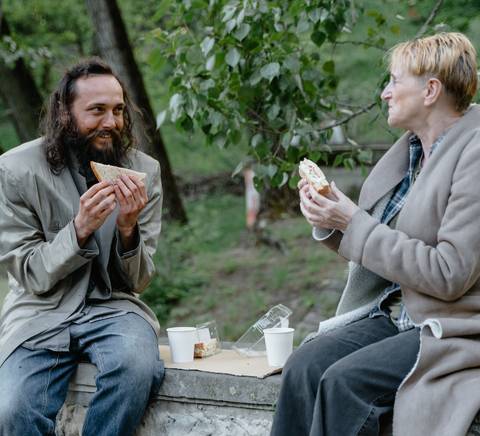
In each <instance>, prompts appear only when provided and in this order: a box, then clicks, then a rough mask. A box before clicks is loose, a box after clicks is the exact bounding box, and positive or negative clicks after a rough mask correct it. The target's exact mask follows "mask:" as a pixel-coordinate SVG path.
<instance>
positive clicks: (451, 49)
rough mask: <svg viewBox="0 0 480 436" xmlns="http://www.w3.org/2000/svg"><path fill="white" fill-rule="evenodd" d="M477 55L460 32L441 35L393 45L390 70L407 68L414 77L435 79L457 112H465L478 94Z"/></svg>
mask: <svg viewBox="0 0 480 436" xmlns="http://www.w3.org/2000/svg"><path fill="white" fill-rule="evenodd" d="M476 57H477V53H476V51H475V48H474V47H473V45H472V43H471V42H470V40H469V39H468V38H467V37H466V36H465V35H463V34H461V33H455V32H442V33H438V34H437V35H433V36H427V37H424V38H418V39H413V40H411V41H406V42H402V43H400V44H397V45H396V46H394V47H393V48H392V49H391V50H390V52H389V67H390V69H391V68H392V66H394V65H405V66H406V68H407V70H408V71H409V72H410V73H411V74H413V75H414V76H433V77H435V78H437V79H438V80H439V81H440V82H442V84H443V86H444V87H445V90H446V92H447V94H449V95H450V96H451V97H452V99H453V102H454V105H455V109H456V110H457V111H459V112H463V111H465V110H466V109H467V108H468V106H469V104H470V102H471V101H472V99H473V97H474V96H475V93H476V92H477V61H476Z"/></svg>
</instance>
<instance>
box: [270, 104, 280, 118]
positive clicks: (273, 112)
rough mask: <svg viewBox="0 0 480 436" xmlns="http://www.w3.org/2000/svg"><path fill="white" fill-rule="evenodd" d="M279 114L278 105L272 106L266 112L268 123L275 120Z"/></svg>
mask: <svg viewBox="0 0 480 436" xmlns="http://www.w3.org/2000/svg"><path fill="white" fill-rule="evenodd" d="M279 113H280V106H279V105H278V104H276V103H275V104H272V105H271V106H270V108H269V109H268V111H267V117H268V119H269V120H270V121H273V120H274V119H275V118H277V117H278V114H279Z"/></svg>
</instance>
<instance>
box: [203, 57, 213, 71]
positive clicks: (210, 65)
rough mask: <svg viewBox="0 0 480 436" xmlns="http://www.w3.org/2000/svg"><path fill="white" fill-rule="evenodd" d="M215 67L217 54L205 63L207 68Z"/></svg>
mask: <svg viewBox="0 0 480 436" xmlns="http://www.w3.org/2000/svg"><path fill="white" fill-rule="evenodd" d="M214 68H215V55H212V56H210V57H209V58H208V59H207V62H206V63H205V69H206V70H207V71H212V70H213V69H214Z"/></svg>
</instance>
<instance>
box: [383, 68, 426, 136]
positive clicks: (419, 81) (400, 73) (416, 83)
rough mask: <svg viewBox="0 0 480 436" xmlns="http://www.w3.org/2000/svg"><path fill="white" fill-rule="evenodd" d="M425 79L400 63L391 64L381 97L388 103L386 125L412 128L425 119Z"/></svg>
mask: <svg viewBox="0 0 480 436" xmlns="http://www.w3.org/2000/svg"><path fill="white" fill-rule="evenodd" d="M425 84H426V81H425V79H424V78H422V77H418V76H414V75H413V74H411V73H409V72H408V70H407V69H406V68H404V67H402V66H400V65H392V69H391V71H390V81H389V82H388V84H387V86H386V87H385V89H384V90H383V92H382V95H381V98H382V100H384V101H385V102H387V104H388V125H389V126H391V127H400V128H402V129H406V130H414V129H415V126H417V125H418V123H421V122H422V121H423V120H424V119H425V107H424V91H425Z"/></svg>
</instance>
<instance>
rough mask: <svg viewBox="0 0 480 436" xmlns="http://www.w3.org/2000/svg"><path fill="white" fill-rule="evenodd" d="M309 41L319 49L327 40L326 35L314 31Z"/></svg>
mask: <svg viewBox="0 0 480 436" xmlns="http://www.w3.org/2000/svg"><path fill="white" fill-rule="evenodd" d="M310 39H311V40H312V41H313V43H314V44H315V45H316V46H318V47H320V46H321V45H322V44H323V43H324V42H325V40H326V39H327V35H325V33H323V32H320V31H319V30H316V31H315V32H313V33H312V36H311V37H310Z"/></svg>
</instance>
